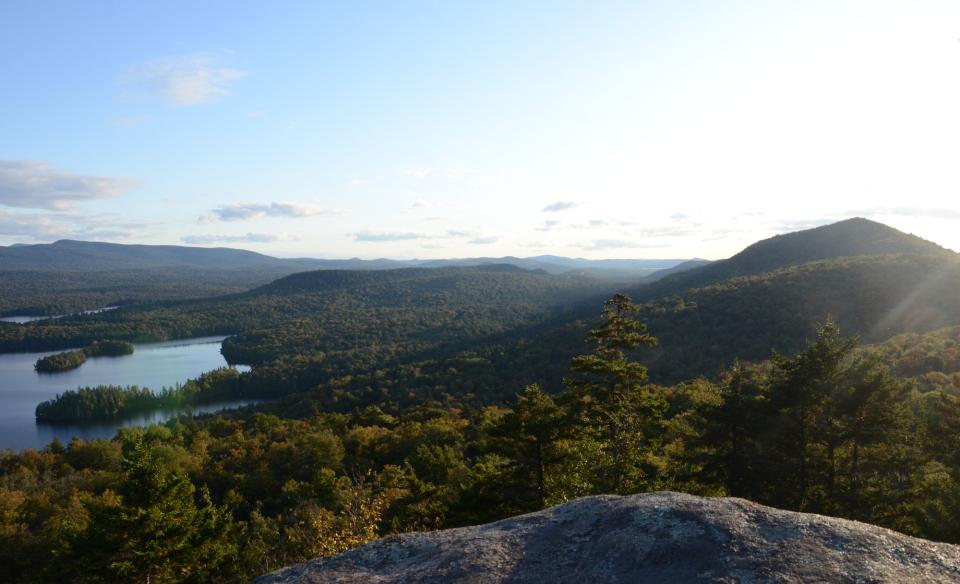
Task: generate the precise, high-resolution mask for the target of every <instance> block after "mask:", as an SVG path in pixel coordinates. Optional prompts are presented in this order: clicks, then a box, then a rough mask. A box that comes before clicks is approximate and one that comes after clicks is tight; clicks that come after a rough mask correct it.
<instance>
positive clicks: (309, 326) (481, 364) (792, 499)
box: [0, 220, 960, 582]
mask: <svg viewBox="0 0 960 584" xmlns="http://www.w3.org/2000/svg"><path fill="white" fill-rule="evenodd" d="M688 267H689V268H690V269H689V270H687V271H686V272H683V273H677V274H673V275H669V276H667V277H665V278H663V280H661V281H659V282H655V283H648V284H636V285H634V286H632V287H630V286H628V287H627V288H629V290H628V292H629V295H624V294H618V293H616V290H617V288H620V287H621V286H617V285H615V284H613V283H611V281H610V280H601V279H594V278H590V277H586V276H583V275H577V274H564V275H556V274H548V273H544V272H542V271H530V270H524V269H521V268H518V267H516V266H502V265H486V266H478V267H443V268H409V269H399V270H388V271H381V272H368V271H354V270H325V271H312V272H305V273H298V274H293V275H290V276H287V277H284V278H281V279H279V280H276V281H274V282H272V283H270V284H266V285H263V286H260V287H256V288H253V289H251V290H247V291H244V292H239V293H235V294H230V295H226V296H219V297H213V298H205V299H195V300H178V301H155V302H152V303H145V304H141V305H137V306H129V307H125V308H122V309H120V310H117V311H111V312H108V313H102V314H96V315H87V316H78V317H68V318H63V319H58V320H56V321H46V322H40V323H33V324H29V325H7V326H2V327H0V348H2V349H3V350H6V351H11V350H28V349H35V348H51V347H56V348H67V347H78V346H84V345H86V344H89V343H91V342H93V341H95V340H97V341H104V340H111V341H119V340H126V341H133V340H144V339H166V338H181V337H190V336H198V335H206V334H232V335H234V336H232V337H231V338H229V339H228V340H227V341H226V342H225V343H224V345H223V353H224V355H226V356H227V358H228V359H229V360H230V361H231V362H244V363H249V364H251V365H253V369H252V371H250V372H248V373H242V374H241V373H237V372H236V371H231V370H223V371H219V372H214V373H211V374H210V375H208V376H204V377H201V378H200V379H198V380H195V381H192V382H190V383H185V384H184V385H182V386H180V387H177V388H173V389H171V390H168V391H166V392H163V393H157V394H155V393H152V392H148V391H145V390H143V389H142V388H136V387H131V388H119V387H95V388H82V389H77V390H71V391H65V392H64V393H63V394H61V395H60V396H58V398H57V399H56V400H52V401H51V402H47V403H45V404H43V405H42V407H40V408H38V416H40V415H42V416H44V417H46V418H47V419H49V420H61V421H77V420H82V419H90V420H94V419H108V418H110V417H114V416H117V415H122V414H123V413H125V412H136V411H144V410H146V409H149V408H152V407H157V406H164V405H180V404H185V403H199V402H202V401H204V400H208V399H219V398H223V397H238V396H244V397H251V396H256V397H272V398H276V399H273V400H272V401H269V402H266V403H263V404H259V405H257V406H254V407H248V408H245V409H242V410H238V411H235V412H231V413H224V414H221V415H217V416H206V417H201V418H188V417H184V418H180V419H177V420H174V421H171V422H169V423H167V424H165V425H162V426H152V427H149V428H130V429H123V430H121V431H120V433H119V435H118V436H117V438H115V439H114V440H97V441H82V440H74V441H72V442H71V443H70V444H67V445H64V444H60V443H58V442H55V443H53V444H51V445H50V446H48V447H47V448H46V449H44V450H43V451H40V452H37V451H31V450H26V451H24V452H21V453H19V454H14V453H10V452H7V453H5V454H4V455H3V456H2V458H0V579H4V580H5V581H13V582H16V581H40V582H46V581H49V582H58V581H63V580H69V579H71V578H73V577H74V576H76V574H78V573H82V574H83V575H84V577H85V578H86V580H85V581H89V582H101V581H102V582H113V581H143V580H144V579H147V578H149V579H150V581H151V582H191V581H195V582H201V581H202V582H217V581H221V582H235V581H242V580H244V579H246V578H249V577H251V576H254V575H257V574H260V573H263V572H265V571H267V570H270V569H272V568H275V567H278V566H281V565H286V564H289V563H292V562H295V561H299V560H303V559H306V558H309V557H314V556H322V555H328V554H333V553H337V552H339V551H342V550H345V549H348V548H350V547H353V546H356V545H359V544H361V543H363V542H365V541H369V540H370V539H372V538H375V537H378V536H380V535H385V534H390V533H399V532H403V531H409V530H414V529H417V530H422V529H434V528H440V527H451V526H458V525H466V524H474V523H479V522H484V521H489V520H493V519H498V518H502V517H507V516H511V515H515V514H518V513H523V512H525V511H530V510H535V509H540V508H542V507H544V506H547V505H552V504H555V503H559V502H563V501H566V500H569V499H571V498H573V497H578V496H582V495H588V494H595V493H610V492H614V493H631V492H638V491H647V490H657V489H670V490H678V491H685V492H690V493H697V494H705V495H725V494H726V495H735V496H740V497H746V498H749V499H752V500H755V501H758V502H761V503H765V504H768V505H773V506H777V507H781V508H786V509H797V510H804V511H812V512H817V513H825V514H830V515H836V516H841V517H849V518H853V519H858V520H862V521H868V522H871V523H875V524H878V525H883V526H887V527H891V528H893V529H897V530H899V531H902V532H905V533H909V534H913V535H919V536H922V537H927V538H931V539H936V540H941V541H950V542H958V543H960V531H958V530H957V525H956V522H955V521H954V520H953V519H954V518H955V517H956V516H958V514H960V458H958V453H960V443H958V436H960V326H958V325H960V298H958V296H957V294H956V292H955V291H956V290H957V289H958V284H960V263H958V259H957V255H956V254H954V253H952V252H948V251H946V250H943V249H942V248H939V247H937V246H933V245H932V244H929V243H927V242H923V241H922V240H919V239H917V238H913V237H912V236H907V235H905V234H900V233H899V232H895V231H893V230H890V229H889V228H886V227H885V226H882V225H878V224H875V223H871V222H867V221H864V220H853V221H848V222H842V223H840V224H836V225H833V226H827V227H824V228H818V229H815V230H810V231H807V232H801V233H798V234H791V235H788V236H782V237H777V238H774V239H772V240H767V241H765V242H759V243H758V244H756V245H754V246H751V247H750V248H748V249H747V250H745V251H744V252H743V253H742V254H740V255H738V256H735V257H733V258H731V259H730V260H725V261H723V262H715V263H712V264H707V265H692V266H688ZM631 296H632V297H633V299H634V301H635V302H634V301H631V299H630V297H631ZM66 389H68V388H65V390H66ZM49 557H55V558H57V560H58V561H56V562H48V561H46V559H47V558H49Z"/></svg>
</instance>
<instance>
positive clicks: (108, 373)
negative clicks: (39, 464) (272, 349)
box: [0, 337, 258, 450]
mask: <svg viewBox="0 0 960 584" xmlns="http://www.w3.org/2000/svg"><path fill="white" fill-rule="evenodd" d="M223 339H224V337H205V338H199V339H186V340H180V341H169V342H165V343H144V344H138V345H136V350H135V351H134V353H133V354H132V355H124V356H122V357H92V358H90V359H87V361H86V363H84V364H83V365H81V366H80V367H79V368H77V369H73V370H70V371H66V372H63V373H43V374H41V373H37V372H36V371H34V369H33V364H34V363H36V361H37V359H39V358H40V357H45V356H47V355H52V354H54V353H58V352H60V351H48V352H45V353H10V354H3V355H0V450H2V449H4V448H9V449H11V450H20V449H22V448H43V447H44V446H45V445H47V444H48V443H50V441H51V440H53V439H54V437H57V438H60V440H61V441H62V442H63V443H64V444H66V443H67V442H69V441H70V438H72V437H73V436H79V437H81V438H86V439H91V438H112V437H113V436H114V435H115V434H116V431H117V428H119V427H121V426H142V425H148V424H153V423H157V422H163V421H165V420H168V419H170V418H172V417H175V416H177V415H180V414H183V413H185V412H184V411H182V410H181V411H170V410H166V411H155V412H151V413H149V414H144V415H140V416H136V417H131V418H127V419H123V420H115V421H112V422H109V423H98V424H84V425H59V424H57V425H50V424H37V423H36V421H35V418H34V410H35V409H36V407H37V404H39V403H40V402H42V401H45V400H48V399H51V398H53V397H54V396H56V395H57V394H58V393H63V392H64V391H66V390H68V389H76V388H77V387H82V386H90V387H93V386H97V385H139V386H141V387H149V388H150V389H152V390H154V391H157V390H160V389H161V388H163V387H172V386H174V385H176V384H177V383H183V382H184V381H186V380H188V379H191V378H195V377H197V376H199V375H200V374H201V373H205V372H207V371H211V370H213V369H217V368H219V367H226V366H227V362H226V360H224V358H223V355H221V354H220V343H221V342H222V341H223ZM257 401H258V400H236V401H230V402H224V403H215V404H206V405H203V406H196V407H194V408H193V409H192V413H210V412H214V411H218V410H222V409H226V408H232V407H240V406H244V405H247V404H251V403H256V402H257Z"/></svg>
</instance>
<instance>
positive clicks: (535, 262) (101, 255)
mask: <svg viewBox="0 0 960 584" xmlns="http://www.w3.org/2000/svg"><path fill="white" fill-rule="evenodd" d="M683 261H684V260H682V259H650V260H631V259H627V260H606V259H602V260H589V259H584V258H565V257H560V256H536V257H529V258H520V257H512V256H511V257H502V258H485V257H479V258H462V259H438V260H418V259H410V260H390V259H382V258H381V259H374V260H362V259H359V258H352V259H342V260H330V259H319V258H276V257H272V256H268V255H264V254H261V253H256V252H252V251H247V250H243V249H233V248H226V247H220V248H206V247H189V246H180V245H128V244H119V243H102V242H94V241H73V240H69V239H62V240H60V241H56V242H54V243H45V244H34V245H12V246H8V247H3V246H0V271H38V270H59V271H68V272H91V271H93V272H103V271H118V270H146V269H167V268H188V269H207V270H236V269H255V270H264V269H273V270H285V271H287V272H288V273H289V272H294V271H305V270H389V269H396V268H402V267H425V268H427V267H430V268H435V267H454V266H460V267H464V266H480V265H487V264H512V265H515V266H518V267H521V268H526V269H531V270H543V271H545V272H548V273H551V274H561V273H565V272H571V271H586V272H589V273H591V274H592V275H595V276H608V277H617V278H626V279H631V278H632V279H638V278H640V277H643V276H646V275H649V274H651V273H652V272H655V271H657V270H662V269H666V268H672V267H674V266H676V265H677V264H680V263H681V262H683Z"/></svg>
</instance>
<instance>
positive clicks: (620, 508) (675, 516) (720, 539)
mask: <svg viewBox="0 0 960 584" xmlns="http://www.w3.org/2000/svg"><path fill="white" fill-rule="evenodd" d="M254 582H255V583H256V584H280V583H284V584H286V583H298V584H307V583H318V584H319V583H324V584H348V583H349V584H353V583H356V584H360V583H363V584H400V583H403V584H441V583H444V584H448V583H464V584H465V583H471V584H495V583H496V584H499V583H511V584H522V583H530V584H539V583H545V582H556V583H570V584H589V583H614V582H617V583H634V582H637V583H643V582H651V583H668V582H721V583H734V582H738V583H741V582H742V583H751V582H757V583H759V582H804V583H808V582H830V583H834V582H851V583H854V582H856V583H874V582H891V583H898V584H899V583H905V582H960V546H955V545H950V544H942V543H934V542H930V541H926V540H922V539H917V538H913V537H908V536H906V535H902V534H900V533H897V532H894V531H890V530H888V529H884V528H881V527H876V526H873V525H868V524H864V523H859V522H856V521H848V520H844V519H836V518H832V517H825V516H822V515H813V514H807V513H795V512H791V511H782V510H779V509H773V508H770V507H765V506H763V505H758V504H756V503H751V502H749V501H745V500H743V499H734V498H705V497H696V496H692V495H685V494H679V493H667V492H664V493H647V494H640V495H631V496H625V497H616V496H606V495H605V496H598V497H585V498H582V499H576V500H574V501H571V502H569V503H566V504H563V505H559V506H556V507H552V508H550V509H545V510H543V511H539V512H536V513H530V514H527V515H521V516H518V517H513V518H510V519H505V520H503V521H498V522H496V523H490V524H487V525H480V526H476V527H464V528H459V529H448V530H444V531H435V532H429V533H408V534H403V535H394V536H390V537H386V538H383V539H380V540H377V541H375V542H372V543H370V544H367V545H364V546H361V547H359V548H356V549H353V550H350V551H348V552H345V553H343V554H340V555H338V556H334V557H329V558H319V559H315V560H312V561H309V562H306V563H303V564H299V565H295V566H291V567H288V568H284V569H282V570H279V571H277V572H273V573H271V574H267V575H265V576H262V577H260V578H258V579H257V580H255V581H254Z"/></svg>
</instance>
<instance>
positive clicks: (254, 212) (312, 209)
mask: <svg viewBox="0 0 960 584" xmlns="http://www.w3.org/2000/svg"><path fill="white" fill-rule="evenodd" d="M342 214H343V212H342V211H339V210H336V209H326V208H323V207H318V206H316V205H305V204H301V203H287V202H277V203H240V204H237V205H223V206H220V207H217V208H216V209H214V210H213V211H210V213H208V214H207V215H206V216H204V217H201V218H200V223H217V222H220V221H248V220H250V219H259V218H260V217H286V218H288V219H290V218H292V219H300V218H304V217H326V216H332V215H342Z"/></svg>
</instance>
